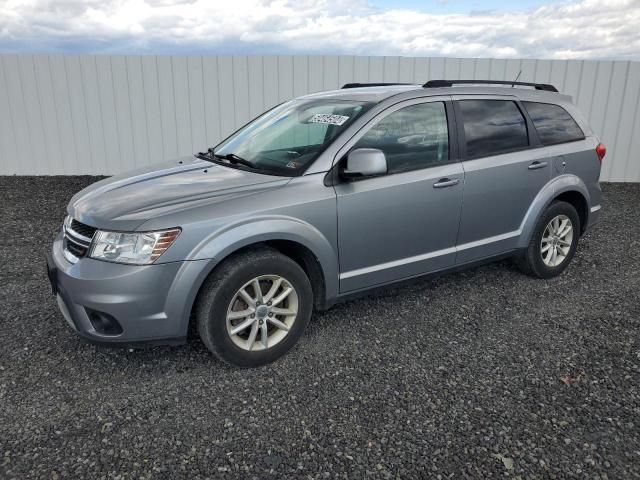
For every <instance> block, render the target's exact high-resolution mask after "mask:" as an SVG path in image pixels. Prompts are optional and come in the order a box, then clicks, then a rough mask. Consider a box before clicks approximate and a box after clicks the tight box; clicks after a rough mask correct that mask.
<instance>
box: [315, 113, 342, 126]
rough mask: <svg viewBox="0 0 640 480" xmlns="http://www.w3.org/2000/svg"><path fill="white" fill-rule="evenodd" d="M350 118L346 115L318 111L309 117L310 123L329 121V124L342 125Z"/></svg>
mask: <svg viewBox="0 0 640 480" xmlns="http://www.w3.org/2000/svg"><path fill="white" fill-rule="evenodd" d="M347 120H349V117H345V116H344V115H332V114H330V113H316V114H315V115H314V116H313V117H311V118H310V119H309V123H328V124H329V125H342V124H343V123H344V122H346V121H347Z"/></svg>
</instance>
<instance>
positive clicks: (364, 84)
mask: <svg viewBox="0 0 640 480" xmlns="http://www.w3.org/2000/svg"><path fill="white" fill-rule="evenodd" d="M391 85H413V84H412V83H345V84H344V85H343V86H342V88H360V87H389V86H391Z"/></svg>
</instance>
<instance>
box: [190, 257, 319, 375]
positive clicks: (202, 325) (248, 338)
mask: <svg viewBox="0 0 640 480" xmlns="http://www.w3.org/2000/svg"><path fill="white" fill-rule="evenodd" d="M312 304H313V292H312V289H311V284H310V283H309V279H308V278H307V276H306V274H305V272H304V270H302V268H300V266H299V265H298V264H297V263H296V262H294V261H293V260H291V259H290V258H289V257H287V256H285V255H282V254H281V253H279V252H278V251H276V250H273V249H270V248H266V247H265V248H261V249H257V250H253V251H249V252H245V253H241V254H239V255H234V256H233V257H231V258H229V259H227V260H226V261H225V262H224V263H223V264H222V265H220V267H219V268H217V269H216V270H215V271H214V272H213V274H212V275H211V276H210V277H209V278H208V279H207V281H206V282H205V284H204V285H203V287H202V289H201V292H200V294H199V297H198V300H197V304H196V320H197V323H198V332H199V333H200V338H202V341H203V342H204V344H205V345H206V346H207V348H209V350H211V351H212V352H213V353H214V354H215V355H216V356H217V357H218V358H220V359H221V360H224V361H226V362H228V363H231V364H233V365H237V366H241V367H255V366H259V365H264V364H267V363H270V362H273V361H274V360H276V359H277V358H279V357H281V356H282V355H284V354H285V353H286V352H287V351H289V350H290V349H291V348H292V347H293V345H295V343H296V342H297V341H298V339H299V338H300V337H301V336H302V334H303V332H304V330H305V328H306V326H307V324H308V323H309V319H310V317H311V311H312Z"/></svg>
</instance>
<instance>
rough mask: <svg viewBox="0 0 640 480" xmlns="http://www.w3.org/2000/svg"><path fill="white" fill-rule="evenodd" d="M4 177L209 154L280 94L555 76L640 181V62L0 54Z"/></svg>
mask: <svg viewBox="0 0 640 480" xmlns="http://www.w3.org/2000/svg"><path fill="white" fill-rule="evenodd" d="M0 69H1V72H0V174H1V175H16V174H17V175H75V174H98V175H108V174H114V173H119V172H122V171H125V170H127V169H130V168H134V167H137V166H141V165H146V164H149V163H152V162H156V161H161V160H164V159H170V158H174V157H177V156H179V155H188V154H191V153H193V152H194V151H199V150H204V149H206V147H207V146H211V145H214V144H215V143H217V142H218V141H219V140H221V139H222V138H224V137H226V136H227V135H229V134H230V133H232V132H233V131H234V130H235V129H236V128H238V127H239V126H241V125H243V124H244V123H246V122H247V121H248V120H250V119H251V118H254V117H255V116H257V115H258V114H260V113H261V112H263V111H264V110H265V109H267V108H270V107H272V106H274V105H276V104H278V103H280V102H282V101H284V100H287V99H289V98H292V97H296V96H300V95H304V94H306V93H311V92H317V91H321V90H329V89H334V88H339V87H340V86H341V85H343V84H344V83H348V82H418V83H423V82H424V81H426V80H428V79H434V78H472V79H493V80H512V79H514V78H515V77H516V75H518V73H519V72H521V74H520V78H519V80H522V81H533V82H542V83H552V84H554V85H556V86H557V87H558V89H559V90H560V91H562V92H563V93H566V94H568V95H571V96H572V97H573V99H574V102H576V104H577V105H578V106H579V107H580V109H581V110H582V112H583V113H584V114H585V116H586V117H587V118H588V119H589V122H590V124H591V126H592V128H593V129H594V131H595V132H596V134H597V135H599V136H600V138H601V140H602V141H603V142H604V143H605V144H606V145H607V149H608V154H607V158H606V159H605V162H604V164H603V170H602V176H601V179H602V180H603V181H614V182H640V161H639V159H638V154H637V152H638V150H640V115H639V114H638V109H639V108H640V62H632V61H590V60H532V59H522V60H520V59H489V58H482V59H480V58H435V57H434V58H422V57H420V58H412V57H360V56H350V55H344V56H335V55H328V56H303V55H298V56H291V55H278V56H195V55H192V56H186V55H185V56H180V55H177V56H176V55H174V56H117V55H114V56H106V55H23V54H20V55H9V54H3V55H0Z"/></svg>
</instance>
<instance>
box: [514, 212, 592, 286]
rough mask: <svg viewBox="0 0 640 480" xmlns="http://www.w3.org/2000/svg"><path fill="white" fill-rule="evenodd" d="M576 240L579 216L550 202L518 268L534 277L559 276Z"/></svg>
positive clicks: (569, 258)
mask: <svg viewBox="0 0 640 480" xmlns="http://www.w3.org/2000/svg"><path fill="white" fill-rule="evenodd" d="M579 237H580V217H579V216H578V212H576V209H575V208H574V206H573V205H571V204H570V203H567V202H561V201H558V202H554V203H552V204H551V205H549V207H547V209H546V210H545V211H544V212H543V213H542V215H541V216H540V218H539V219H538V223H537V224H536V228H535V230H534V232H533V235H532V237H531V241H530V242H529V246H528V247H527V249H526V250H525V252H524V254H523V255H522V257H521V258H519V259H518V265H519V266H520V268H521V269H522V270H523V271H524V272H525V273H527V274H529V275H532V276H535V277H538V278H552V277H555V276H557V275H560V274H561V273H562V272H563V271H564V270H565V268H567V266H568V265H569V262H571V259H572V258H573V255H574V254H575V252H576V248H577V246H578V238H579Z"/></svg>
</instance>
